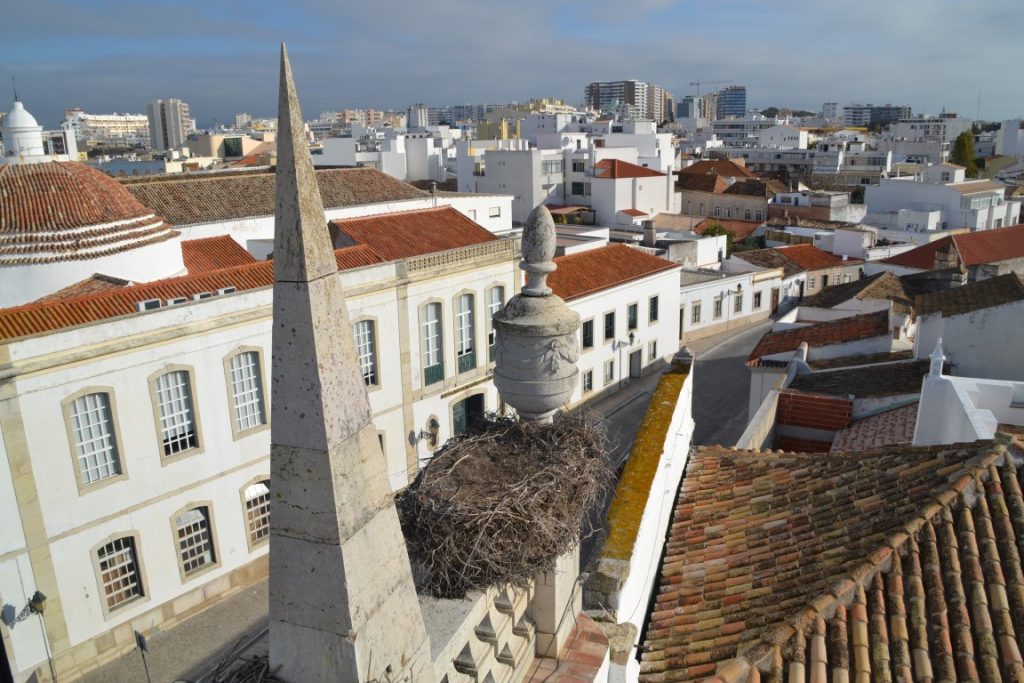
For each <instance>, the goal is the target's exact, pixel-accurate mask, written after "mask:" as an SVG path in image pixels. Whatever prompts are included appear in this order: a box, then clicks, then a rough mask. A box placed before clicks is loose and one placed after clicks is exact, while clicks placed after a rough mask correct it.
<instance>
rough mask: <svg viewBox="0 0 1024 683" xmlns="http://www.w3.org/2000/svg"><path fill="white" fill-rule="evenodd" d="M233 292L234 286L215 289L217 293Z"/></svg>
mask: <svg viewBox="0 0 1024 683" xmlns="http://www.w3.org/2000/svg"><path fill="white" fill-rule="evenodd" d="M234 293H235V288H234V287H221V288H220V289H218V290H217V294H234Z"/></svg>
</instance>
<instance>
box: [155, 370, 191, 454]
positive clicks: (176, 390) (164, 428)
mask: <svg viewBox="0 0 1024 683" xmlns="http://www.w3.org/2000/svg"><path fill="white" fill-rule="evenodd" d="M149 382H150V395H151V398H152V400H153V416H154V419H155V420H156V432H157V441H158V442H159V443H160V449H161V451H162V452H163V455H162V457H161V458H160V462H161V464H167V463H168V462H173V461H174V460H177V459H178V458H181V457H184V456H189V455H196V454H198V453H201V452H202V450H203V438H202V430H201V429H200V424H199V410H198V408H197V404H196V395H195V388H194V387H195V373H194V372H193V369H192V368H191V367H189V366H187V365H172V366H168V367H165V368H161V369H160V371H159V372H157V373H155V374H153V375H152V376H151V377H150V379H149ZM171 382H175V383H171ZM190 430H191V437H192V438H191V441H192V445H188V434H189V431H190ZM183 445H184V446H185V447H184V448H182V447H181V446H183Z"/></svg>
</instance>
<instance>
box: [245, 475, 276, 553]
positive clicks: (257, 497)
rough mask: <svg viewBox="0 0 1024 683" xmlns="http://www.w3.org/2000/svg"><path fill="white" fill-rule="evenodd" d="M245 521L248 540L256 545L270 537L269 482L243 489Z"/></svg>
mask: <svg viewBox="0 0 1024 683" xmlns="http://www.w3.org/2000/svg"><path fill="white" fill-rule="evenodd" d="M245 521H246V524H247V525H248V526H249V540H250V541H252V542H253V543H258V542H259V541H262V540H263V539H264V538H266V537H267V536H269V535H270V482H269V481H260V482H256V483H255V484H253V485H251V486H249V487H248V488H246V489H245Z"/></svg>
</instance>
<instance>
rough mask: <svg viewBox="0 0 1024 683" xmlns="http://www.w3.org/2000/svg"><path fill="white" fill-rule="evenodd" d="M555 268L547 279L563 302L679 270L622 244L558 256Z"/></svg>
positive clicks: (675, 266)
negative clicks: (666, 271) (674, 269)
mask: <svg viewBox="0 0 1024 683" xmlns="http://www.w3.org/2000/svg"><path fill="white" fill-rule="evenodd" d="M555 264H556V265H557V266H558V270H556V271H555V272H553V273H551V275H549V276H548V286H549V287H551V289H552V291H554V293H555V294H557V295H558V296H560V297H562V298H563V299H565V300H566V301H570V300H572V299H578V298H580V297H583V296H587V295H589V294H594V293H595V292H600V291H602V290H605V289H610V288H612V287H616V286H618V285H622V284H626V283H627V282H632V281H634V280H639V279H640V278H643V277H647V276H648V275H653V274H655V273H660V272H662V271H665V270H672V269H673V268H679V267H680V266H679V264H678V263H673V262H672V261H667V260H665V259H663V258H661V257H659V256H651V255H650V254H647V253H645V252H643V251H640V250H639V249H634V248H633V247H629V246H626V245H625V244H610V245H608V246H606V247H600V248H598V249H588V250H587V251H582V252H579V253H577V254H570V255H568V256H559V257H558V258H556V259H555Z"/></svg>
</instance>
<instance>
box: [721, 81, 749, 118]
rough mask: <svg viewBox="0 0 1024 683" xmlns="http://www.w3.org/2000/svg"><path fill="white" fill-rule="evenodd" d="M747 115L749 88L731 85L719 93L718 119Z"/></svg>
mask: <svg viewBox="0 0 1024 683" xmlns="http://www.w3.org/2000/svg"><path fill="white" fill-rule="evenodd" d="M746 113H747V86H745V85H730V86H728V87H725V88H722V89H721V90H719V91H718V109H717V117H718V118H720V119H724V118H725V117H726V116H744V115H745V114H746Z"/></svg>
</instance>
